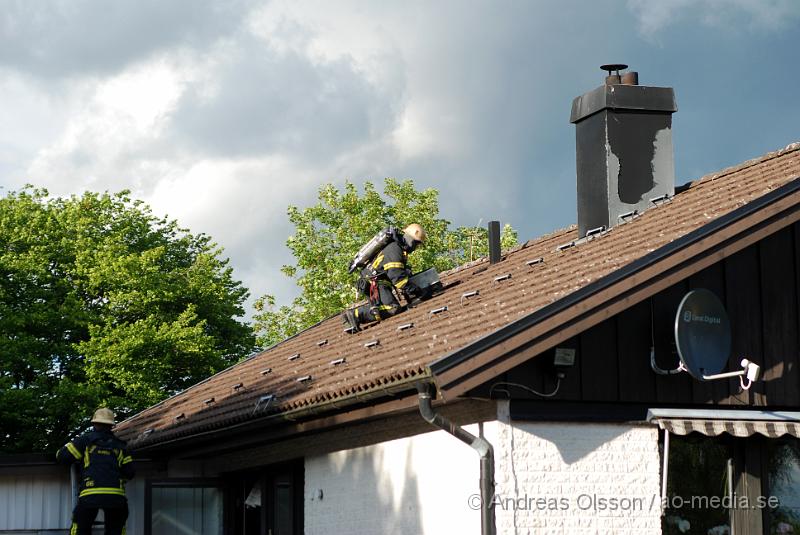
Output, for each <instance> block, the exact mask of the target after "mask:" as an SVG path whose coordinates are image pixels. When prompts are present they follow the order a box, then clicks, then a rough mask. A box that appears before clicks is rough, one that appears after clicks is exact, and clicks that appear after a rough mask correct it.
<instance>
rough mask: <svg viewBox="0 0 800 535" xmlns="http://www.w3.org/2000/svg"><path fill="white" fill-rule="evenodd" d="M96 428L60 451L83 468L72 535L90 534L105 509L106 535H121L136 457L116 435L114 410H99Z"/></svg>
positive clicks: (58, 456)
mask: <svg viewBox="0 0 800 535" xmlns="http://www.w3.org/2000/svg"><path fill="white" fill-rule="evenodd" d="M92 424H93V426H94V429H93V430H92V431H90V432H88V433H86V434H84V435H81V436H79V437H78V438H76V439H75V440H73V441H72V442H69V443H68V444H67V445H65V446H64V447H63V448H61V449H60V450H58V453H56V459H57V460H58V462H59V463H61V464H67V465H71V464H73V463H77V464H78V466H79V468H80V485H79V491H78V492H79V494H78V503H77V505H75V509H73V511H72V528H71V529H70V535H90V534H91V532H92V523H93V522H94V520H95V517H97V512H98V511H99V510H100V509H102V510H103V514H104V517H105V532H106V535H120V534H121V533H124V531H125V521H126V520H127V519H128V500H127V499H126V498H125V482H126V481H128V480H129V479H132V478H133V476H134V470H133V459H132V458H131V456H130V455H129V454H128V452H127V450H126V449H125V443H124V442H123V441H121V440H120V439H118V438H117V437H116V436H114V433H112V432H111V428H112V427H113V426H114V413H113V412H111V410H110V409H106V408H100V409H97V410H96V411H95V413H94V416H93V417H92Z"/></svg>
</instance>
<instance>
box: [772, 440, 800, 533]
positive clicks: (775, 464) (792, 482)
mask: <svg viewBox="0 0 800 535" xmlns="http://www.w3.org/2000/svg"><path fill="white" fill-rule="evenodd" d="M766 455H767V476H768V478H769V479H768V486H769V494H770V496H774V497H775V503H776V504H777V506H776V507H774V508H769V509H767V513H768V514H767V515H766V518H765V521H766V522H765V523H766V524H767V526H766V527H767V529H766V530H765V533H770V534H773V533H774V534H781V535H783V534H787V533H798V534H800V443H798V440H797V439H796V438H783V439H780V440H771V441H769V442H768V444H767V447H766Z"/></svg>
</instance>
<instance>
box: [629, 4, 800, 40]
mask: <svg viewBox="0 0 800 535" xmlns="http://www.w3.org/2000/svg"><path fill="white" fill-rule="evenodd" d="M628 7H629V8H630V9H631V11H632V12H633V13H634V15H635V16H636V18H637V20H638V23H639V33H640V34H641V35H643V36H645V37H646V38H650V39H652V38H655V36H656V34H658V33H660V32H662V31H663V30H664V29H666V28H667V27H669V26H671V25H672V24H675V23H678V22H681V21H684V20H690V21H697V22H700V23H701V24H703V25H705V26H708V27H714V28H723V29H724V28H730V29H733V28H736V29H737V30H739V29H742V28H744V29H747V30H749V31H783V30H785V29H787V28H789V27H791V26H792V25H793V24H794V23H795V21H796V20H797V19H800V2H797V1H796V0H658V1H654V0H628Z"/></svg>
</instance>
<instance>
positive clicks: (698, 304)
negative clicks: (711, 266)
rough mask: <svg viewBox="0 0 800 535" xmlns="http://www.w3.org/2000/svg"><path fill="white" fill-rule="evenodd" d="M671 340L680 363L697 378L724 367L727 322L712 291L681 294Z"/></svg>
mask: <svg viewBox="0 0 800 535" xmlns="http://www.w3.org/2000/svg"><path fill="white" fill-rule="evenodd" d="M675 344H676V345H677V346H678V357H679V358H680V359H681V366H682V367H683V368H684V369H685V370H686V371H688V372H689V374H690V375H691V376H692V377H694V378H695V379H697V380H698V381H707V380H709V379H711V377H709V376H712V375H717V374H719V373H720V372H722V370H723V369H725V366H726V364H727V363H728V357H730V354H731V323H730V320H729V319H728V313H727V312H726V311H725V306H724V305H723V304H722V302H721V301H720V300H719V298H717V296H716V295H714V294H713V293H712V292H710V291H709V290H704V289H697V290H692V291H691V292H689V293H687V294H686V295H685V296H684V297H683V299H682V300H681V304H680V305H678V312H677V314H676V315H675ZM737 373H738V372H737Z"/></svg>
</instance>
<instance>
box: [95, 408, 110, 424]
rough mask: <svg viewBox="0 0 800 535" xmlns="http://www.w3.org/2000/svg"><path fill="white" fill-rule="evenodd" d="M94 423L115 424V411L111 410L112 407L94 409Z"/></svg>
mask: <svg viewBox="0 0 800 535" xmlns="http://www.w3.org/2000/svg"><path fill="white" fill-rule="evenodd" d="M92 423H93V424H108V425H114V413H113V412H112V411H111V409H107V408H105V407H100V408H99V409H97V410H96V411H94V416H92Z"/></svg>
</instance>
